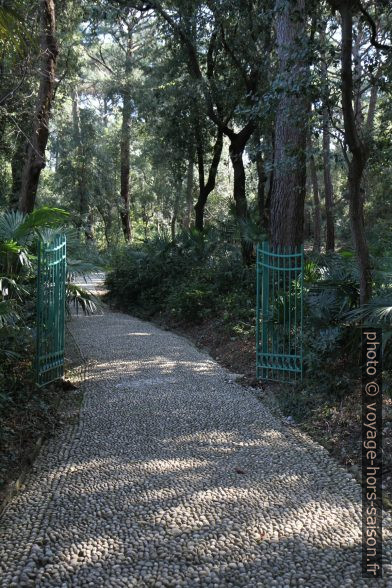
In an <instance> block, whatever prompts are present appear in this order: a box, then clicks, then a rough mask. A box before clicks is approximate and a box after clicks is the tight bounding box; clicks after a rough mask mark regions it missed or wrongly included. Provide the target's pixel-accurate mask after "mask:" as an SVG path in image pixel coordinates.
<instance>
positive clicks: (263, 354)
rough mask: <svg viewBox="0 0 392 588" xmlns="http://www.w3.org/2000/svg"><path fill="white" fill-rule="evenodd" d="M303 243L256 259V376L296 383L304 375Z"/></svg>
mask: <svg viewBox="0 0 392 588" xmlns="http://www.w3.org/2000/svg"><path fill="white" fill-rule="evenodd" d="M303 276H304V252H303V246H301V247H298V248H297V249H294V250H292V249H289V248H287V247H277V248H276V249H271V248H270V246H269V243H268V242H267V241H264V242H263V243H262V244H261V245H259V246H258V247H257V261H256V280H257V283H256V298H257V300H256V376H257V378H261V379H263V380H272V381H277V382H291V383H295V382H296V381H297V380H299V379H302V376H303V345H302V331H303Z"/></svg>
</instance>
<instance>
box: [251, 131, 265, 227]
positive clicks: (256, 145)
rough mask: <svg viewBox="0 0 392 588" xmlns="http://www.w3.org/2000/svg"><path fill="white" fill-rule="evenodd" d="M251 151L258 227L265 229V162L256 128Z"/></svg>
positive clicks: (258, 132)
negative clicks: (254, 172) (254, 171)
mask: <svg viewBox="0 0 392 588" xmlns="http://www.w3.org/2000/svg"><path fill="white" fill-rule="evenodd" d="M252 143H253V149H254V150H255V154H254V162H255V164H256V173H257V213H258V220H259V225H260V227H262V228H266V224H265V220H266V214H265V212H266V211H265V187H266V183H267V174H266V173H265V162H264V158H263V152H262V151H261V137H260V129H259V128H256V131H255V133H254V134H253V141H252Z"/></svg>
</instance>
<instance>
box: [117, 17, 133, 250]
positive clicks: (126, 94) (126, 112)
mask: <svg viewBox="0 0 392 588" xmlns="http://www.w3.org/2000/svg"><path fill="white" fill-rule="evenodd" d="M131 69H132V33H131V31H130V29H129V30H128V40H127V50H126V57H125V84H124V89H123V91H122V94H121V95H122V102H123V107H122V123H121V144H120V162H121V163H120V165H121V171H120V194H121V200H122V204H121V210H120V217H121V225H122V229H123V233H124V239H125V241H126V242H127V243H129V242H130V241H131V238H132V230H131V217H130V212H129V202H130V187H129V175H130V148H131V115H132V99H131V95H130V91H129V75H130V72H131Z"/></svg>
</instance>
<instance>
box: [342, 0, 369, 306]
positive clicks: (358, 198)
mask: <svg viewBox="0 0 392 588" xmlns="http://www.w3.org/2000/svg"><path fill="white" fill-rule="evenodd" d="M333 5H334V6H335V7H336V6H337V8H338V10H339V12H340V15H341V18H342V50H341V64H342V67H341V78H342V109H343V120H344V131H345V138H346V142H347V145H348V148H349V150H350V153H351V161H350V162H349V170H348V191H349V200H350V221H351V231H352V235H353V241H354V246H355V250H356V254H357V259H358V265H359V286H360V301H361V304H366V303H367V302H368V301H369V300H370V298H371V294H372V271H371V263H370V255H369V247H368V243H367V240H366V235H365V224H364V214H363V196H362V186H361V184H362V179H363V175H364V171H365V168H366V163H367V159H368V148H367V145H366V144H365V143H364V142H363V140H362V139H361V136H360V133H359V131H358V126H357V122H356V120H355V112H354V108H353V102H354V84H353V71H352V66H353V63H352V61H353V60H352V52H353V3H352V2H339V3H338V5H335V4H333Z"/></svg>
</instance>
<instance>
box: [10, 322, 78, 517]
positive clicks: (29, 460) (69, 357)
mask: <svg viewBox="0 0 392 588" xmlns="http://www.w3.org/2000/svg"><path fill="white" fill-rule="evenodd" d="M66 341H67V345H66V349H65V369H66V374H67V380H66V381H65V382H63V381H57V382H54V383H52V384H50V385H49V386H46V387H45V388H43V389H41V390H37V389H36V388H35V386H34V383H32V382H30V381H27V382H25V384H24V386H23V389H22V391H21V400H20V403H19V404H17V403H15V405H14V406H13V410H12V411H8V412H7V414H6V415H4V416H3V415H2V418H1V421H0V426H1V427H2V443H1V448H0V514H1V512H2V510H3V509H4V508H5V507H6V505H7V503H8V501H9V500H10V499H11V498H12V497H13V496H14V495H15V494H16V493H17V492H18V491H19V490H20V489H21V488H23V485H24V480H25V478H26V476H27V475H28V473H29V471H30V469H31V466H32V464H33V463H34V460H35V458H36V457H37V455H38V453H39V451H40V449H41V446H42V444H43V443H44V442H45V441H46V440H47V439H49V438H50V437H51V436H53V435H54V434H55V433H56V431H57V430H58V428H59V427H61V426H62V425H64V424H65V423H66V422H67V421H68V420H72V419H75V416H76V415H77V414H78V412H79V408H80V403H81V395H80V393H78V391H77V387H78V385H79V384H80V382H81V380H82V379H83V360H82V358H81V356H80V350H79V349H78V348H77V346H76V344H75V341H74V339H73V338H72V336H71V333H69V332H68V333H67V337H66ZM24 371H27V370H24ZM21 385H22V384H21ZM74 389H75V391H73V390H74ZM70 390H72V392H71V393H70Z"/></svg>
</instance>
